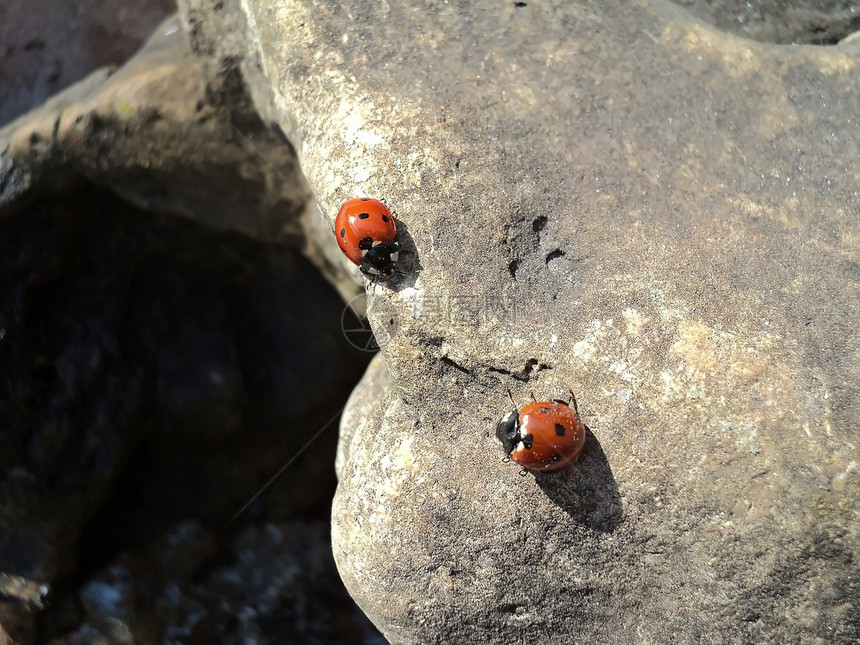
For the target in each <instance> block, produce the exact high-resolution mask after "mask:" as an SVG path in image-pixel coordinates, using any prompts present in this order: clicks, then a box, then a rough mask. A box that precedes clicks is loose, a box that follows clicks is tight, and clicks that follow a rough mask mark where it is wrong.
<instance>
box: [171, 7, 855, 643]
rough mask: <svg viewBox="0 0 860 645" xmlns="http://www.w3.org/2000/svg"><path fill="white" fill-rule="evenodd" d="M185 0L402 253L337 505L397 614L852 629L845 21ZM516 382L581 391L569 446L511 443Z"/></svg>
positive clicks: (850, 170) (637, 635)
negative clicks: (514, 460)
mask: <svg viewBox="0 0 860 645" xmlns="http://www.w3.org/2000/svg"><path fill="white" fill-rule="evenodd" d="M182 5H183V6H184V10H185V11H186V15H193V16H195V17H196V18H197V20H196V21H195V22H194V28H195V29H196V33H197V37H198V38H203V39H204V40H205V39H206V30H207V24H208V23H207V19H205V18H202V19H201V16H205V15H210V16H212V18H211V21H209V22H211V25H213V26H214V25H223V24H224V23H223V20H222V19H221V18H219V17H218V16H219V15H221V16H223V15H224V13H225V12H226V13H229V12H236V13H239V14H241V17H242V19H241V21H240V23H241V24H242V25H243V27H242V29H247V30H248V31H247V34H248V35H249V36H250V37H246V38H245V42H246V44H247V47H248V51H247V52H246V57H245V60H246V62H247V61H253V63H254V64H255V65H256V67H257V69H258V70H261V71H262V73H263V74H265V75H266V77H267V78H268V80H269V83H270V86H271V93H270V95H268V96H267V98H266V101H267V106H268V107H267V108H266V109H273V110H274V112H275V114H277V115H278V120H279V121H280V122H281V123H282V124H283V127H284V129H285V131H288V132H290V133H294V136H295V143H296V145H297V148H298V150H299V154H300V158H301V161H302V165H303V168H304V170H305V172H306V175H307V178H308V181H309V183H310V185H311V187H312V189H313V191H314V194H315V196H316V197H317V199H318V200H319V201H320V203H321V204H322V206H323V207H324V208H325V212H326V213H327V214H328V216H329V217H330V218H333V216H334V213H335V212H336V209H337V206H338V204H339V203H340V202H341V201H343V200H345V199H346V198H349V197H353V196H355V195H362V194H367V195H371V196H384V197H386V198H388V200H389V203H391V204H392V205H393V206H394V207H395V209H396V211H397V216H398V218H399V230H401V231H402V233H401V236H402V238H401V239H402V241H403V244H404V247H405V248H406V250H407V251H410V252H411V254H410V255H408V256H407V258H406V260H405V261H404V263H403V267H404V270H405V271H406V274H407V275H406V276H404V277H401V278H397V279H395V280H393V281H392V282H391V283H389V284H381V283H376V284H373V285H371V286H370V288H369V292H370V294H371V297H370V300H369V305H370V306H369V316H370V320H371V322H372V323H373V325H374V329H375V331H376V334H377V339H378V340H379V342H380V345H381V346H382V354H383V356H384V361H385V365H386V369H387V371H388V374H389V376H388V377H387V378H390V383H387V384H385V383H383V382H380V383H381V386H379V387H377V385H379V384H377V382H376V381H375V380H374V377H373V376H371V375H370V373H369V375H368V377H366V380H365V385H363V386H360V387H363V388H365V389H363V390H362V392H357V393H355V394H354V395H353V405H354V406H360V407H361V409H370V410H371V411H370V412H369V413H368V414H367V415H366V416H364V415H362V414H356V413H352V412H348V413H347V415H346V416H345V419H348V423H347V424H346V425H345V427H344V428H343V429H342V432H343V436H342V442H341V456H340V462H339V463H340V486H339V489H338V494H337V496H336V498H335V503H334V509H333V522H334V525H333V538H334V549H335V555H336V558H337V562H338V566H339V568H340V572H341V575H342V576H343V578H344V580H345V582H346V584H347V586H348V588H349V589H350V591H351V593H352V594H353V596H354V597H355V598H356V600H357V601H358V602H359V604H360V606H361V607H362V608H363V609H364V610H365V611H366V612H367V613H368V615H369V616H370V617H371V618H372V620H373V621H374V622H375V623H376V624H377V626H379V627H380V629H381V630H382V631H383V633H384V634H385V635H386V636H387V637H388V638H389V639H390V640H391V641H392V642H395V643H426V642H455V643H456V642H472V643H474V642H535V643H537V642H546V641H547V640H550V641H556V642H569V641H571V640H575V641H577V642H591V641H598V642H632V641H642V640H646V641H657V642H666V641H670V640H678V641H681V642H696V641H700V640H708V641H710V642H745V641H755V642H773V643H782V642H788V641H797V640H800V641H804V642H814V641H824V640H827V641H830V642H845V643H848V642H854V641H856V639H857V638H860V625H858V622H857V616H858V613H860V580H858V576H857V558H858V557H860V550H858V540H860V535H858V526H860V523H858V521H857V520H858V512H860V495H858V492H860V478H858V473H857V468H856V461H857V458H856V455H857V452H856V442H857V428H856V419H857V418H858V417H860V397H858V395H860V392H858V386H860V373H858V372H860V361H858V360H857V358H858V356H857V350H856V348H857V346H858V337H857V336H858V333H857V330H856V316H857V310H858V309H857V307H858V305H860V298H858V277H859V276H858V274H860V272H858V266H860V264H858V242H857V238H856V235H854V233H853V231H854V230H855V229H856V215H857V208H858V199H857V193H856V190H857V185H858V179H860V177H858V174H860V167H858V162H857V158H858V157H857V130H856V124H855V123H854V117H855V115H854V109H855V106H856V105H857V103H858V100H860V83H858V80H860V60H858V58H857V56H856V53H852V50H851V49H850V48H848V47H845V48H840V47H829V48H821V47H811V46H810V47H793V48H787V47H780V46H773V45H768V44H762V43H756V42H751V41H746V40H742V39H740V38H738V37H735V36H731V35H727V34H725V33H722V32H719V31H717V30H715V29H713V28H711V27H708V26H705V25H703V24H702V23H700V22H698V21H696V20H695V19H693V18H692V17H691V16H690V14H688V13H686V12H684V11H682V10H680V9H678V8H676V7H674V6H672V5H669V4H667V3H664V2H659V1H657V0H651V1H646V2H640V3H637V4H636V5H635V7H633V6H631V5H629V4H621V3H618V4H615V3H612V4H608V5H607V4H592V5H572V4H569V3H549V2H547V3H507V4H504V5H502V4H492V3H491V4H487V5H480V6H472V5H462V4H460V5H448V4H439V3H432V4H431V3H423V4H418V5H416V4H414V3H410V4H409V5H408V6H407V5H405V4H402V5H401V4H396V3H383V4H366V3H355V4H353V5H349V6H343V5H331V6H328V5H321V4H319V3H312V2H303V1H300V0H297V1H293V2H283V3H277V4H275V5H273V4H272V3H268V2H244V3H242V4H241V5H239V3H221V2H218V3H212V2H205V1H204V0H188V1H187V2H184V3H182ZM192 9H193V11H192ZM207 12H208V14H207ZM214 33H217V32H212V33H210V34H209V38H210V39H211V38H212V37H213V36H214ZM201 34H202V35H201ZM287 124H289V125H287ZM376 368H379V365H378V364H377V365H376V367H375V368H374V369H376ZM508 388H511V390H512V391H513V394H514V396H515V397H516V398H518V399H519V400H526V399H528V398H529V397H530V395H531V393H532V392H534V394H535V396H537V397H539V398H552V397H558V396H565V395H566V393H567V392H568V390H569V389H573V390H574V391H575V392H576V394H577V396H578V398H579V402H580V409H581V411H582V412H583V413H584V416H585V421H586V423H587V424H588V425H589V427H590V428H591V430H592V434H590V435H589V439H588V444H587V446H586V452H585V454H584V456H583V458H582V459H581V460H580V463H579V464H577V465H576V466H575V467H573V468H570V469H568V470H566V471H564V472H561V473H558V474H554V475H540V476H534V477H533V476H527V477H520V476H519V474H518V469H517V468H516V467H514V466H512V465H511V464H509V463H504V462H503V461H502V459H501V453H500V447H499V445H498V444H497V442H496V440H495V438H494V437H493V436H492V430H493V428H494V424H495V421H496V420H497V419H498V418H499V417H500V416H501V415H502V414H504V413H505V411H506V410H507V409H508V408H509V405H510V404H509V403H508V402H507V392H506V390H507V389H508ZM371 397H372V398H371ZM368 398H370V400H367V399H368ZM356 409H358V408H356Z"/></svg>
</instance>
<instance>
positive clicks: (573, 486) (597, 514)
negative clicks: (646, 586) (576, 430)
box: [535, 427, 622, 533]
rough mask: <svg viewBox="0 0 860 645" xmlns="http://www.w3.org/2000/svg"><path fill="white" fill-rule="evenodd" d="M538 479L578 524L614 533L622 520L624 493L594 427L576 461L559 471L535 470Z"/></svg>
mask: <svg viewBox="0 0 860 645" xmlns="http://www.w3.org/2000/svg"><path fill="white" fill-rule="evenodd" d="M535 481H536V482H537V485H538V486H540V487H541V490H543V492H544V493H546V496H547V497H549V498H550V499H551V500H552V501H553V502H555V504H557V505H558V506H559V507H561V508H562V509H563V510H564V511H565V512H566V513H567V514H568V515H570V517H571V518H573V520H574V521H575V522H576V523H577V524H582V525H583V526H587V527H588V528H590V529H593V530H595V531H600V532H601V533H612V532H613V531H614V530H615V529H616V528H617V527H618V525H619V524H621V520H622V506H621V495H620V494H619V493H618V486H617V484H616V483H615V477H613V475H612V469H611V468H610V467H609V461H608V460H607V459H606V454H605V453H604V452H603V448H601V447H600V442H599V441H598V440H597V437H595V436H594V433H592V432H591V429H590V428H588V427H586V428H585V449H584V450H583V453H582V456H581V457H580V458H579V460H578V461H577V462H576V463H575V464H573V465H572V466H570V467H569V468H565V469H564V470H562V471H559V472H555V473H535Z"/></svg>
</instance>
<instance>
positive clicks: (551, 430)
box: [496, 391, 585, 472]
mask: <svg viewBox="0 0 860 645" xmlns="http://www.w3.org/2000/svg"><path fill="white" fill-rule="evenodd" d="M508 396H510V397H511V403H513V404H514V409H513V410H512V411H511V412H508V413H507V414H506V415H505V416H503V417H502V420H501V421H499V425H498V427H497V428H496V437H498V439H499V441H501V442H502V447H503V448H504V450H505V454H506V455H508V457H510V459H511V461H513V462H514V463H516V464H519V465H520V466H522V467H523V468H525V469H527V470H536V471H542V472H549V471H553V470H561V469H562V468H564V467H565V466H567V465H569V464H572V463H573V462H574V461H576V460H577V459H579V455H580V454H582V449H583V448H584V447H585V426H584V425H583V423H582V420H581V419H580V418H579V411H578V410H577V408H576V397H574V396H573V394H572V393H571V400H572V401H573V407H572V408H571V407H570V404H569V403H565V402H564V401H560V400H558V399H555V400H553V401H537V402H535V403H530V404H529V405H527V406H525V407H524V408H523V409H522V410H519V411H517V404H516V403H514V399H513V396H511V393H510V391H508Z"/></svg>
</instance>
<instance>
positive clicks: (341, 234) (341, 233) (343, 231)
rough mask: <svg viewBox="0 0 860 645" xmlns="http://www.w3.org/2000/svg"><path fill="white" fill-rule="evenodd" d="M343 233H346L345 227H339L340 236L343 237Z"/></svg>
mask: <svg viewBox="0 0 860 645" xmlns="http://www.w3.org/2000/svg"><path fill="white" fill-rule="evenodd" d="M345 235H346V229H345V228H342V229H340V236H341V237H344V236H345Z"/></svg>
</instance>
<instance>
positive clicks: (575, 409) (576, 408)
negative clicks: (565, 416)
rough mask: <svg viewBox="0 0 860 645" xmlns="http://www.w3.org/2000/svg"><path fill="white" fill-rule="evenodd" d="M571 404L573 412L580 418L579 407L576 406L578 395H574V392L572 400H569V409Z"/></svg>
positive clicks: (571, 395) (571, 394)
mask: <svg viewBox="0 0 860 645" xmlns="http://www.w3.org/2000/svg"><path fill="white" fill-rule="evenodd" d="M571 403H573V411H574V412H576V416H579V407H578V406H577V405H576V395H575V394H574V393H573V390H570V398H569V399H568V400H567V405H568V407H570V404H571Z"/></svg>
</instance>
